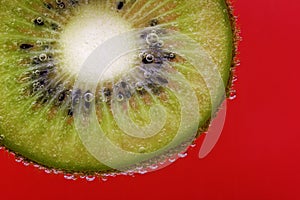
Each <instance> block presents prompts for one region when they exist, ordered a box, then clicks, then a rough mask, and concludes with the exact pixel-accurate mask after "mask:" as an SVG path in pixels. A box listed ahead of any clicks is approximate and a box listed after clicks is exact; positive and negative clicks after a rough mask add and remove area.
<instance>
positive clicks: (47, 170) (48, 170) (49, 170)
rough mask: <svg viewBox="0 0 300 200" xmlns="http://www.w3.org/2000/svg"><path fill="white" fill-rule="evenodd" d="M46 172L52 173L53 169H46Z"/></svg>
mask: <svg viewBox="0 0 300 200" xmlns="http://www.w3.org/2000/svg"><path fill="white" fill-rule="evenodd" d="M44 172H45V173H46V174H51V173H52V170H51V169H45V170H44Z"/></svg>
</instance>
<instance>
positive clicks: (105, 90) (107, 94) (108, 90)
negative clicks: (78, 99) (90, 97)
mask: <svg viewBox="0 0 300 200" xmlns="http://www.w3.org/2000/svg"><path fill="white" fill-rule="evenodd" d="M103 94H104V95H105V96H106V97H109V96H110V95H111V91H110V89H109V88H104V89H103Z"/></svg>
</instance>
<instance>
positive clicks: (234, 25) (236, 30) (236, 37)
mask: <svg viewBox="0 0 300 200" xmlns="http://www.w3.org/2000/svg"><path fill="white" fill-rule="evenodd" d="M225 4H226V7H227V10H228V14H229V18H230V19H229V20H230V23H231V29H232V33H233V46H232V62H231V68H230V75H229V79H228V83H227V86H226V96H227V98H229V97H230V93H231V92H232V91H234V88H233V86H234V84H233V83H234V81H235V80H234V77H235V72H236V67H237V66H239V65H240V60H239V57H238V55H239V51H238V47H239V43H240V41H241V40H242V38H241V37H240V32H241V31H240V27H239V25H238V22H237V19H238V17H237V16H236V15H235V13H234V7H233V4H234V3H233V1H232V0H225ZM216 113H217V112H216ZM210 121H211V119H209V120H208V121H207V122H206V123H205V125H204V126H203V127H200V128H199V129H198V134H197V135H196V138H195V139H197V138H198V137H199V136H200V135H202V134H203V133H205V131H207V129H208V127H209V124H210ZM0 137H1V135H0ZM0 149H3V150H5V151H6V152H7V153H10V154H11V155H13V156H14V157H15V160H16V162H22V163H23V164H24V165H25V166H33V167H35V168H38V169H39V170H43V171H44V172H45V173H47V174H56V175H64V177H65V178H66V179H69V180H76V179H79V178H85V179H86V180H87V181H93V180H95V179H96V178H99V179H102V180H103V181H106V179H107V177H108V176H111V177H115V176H116V175H131V176H133V174H130V173H129V174H128V173H127V174H125V173H122V172H118V171H115V170H111V171H106V172H96V171H95V172H76V171H69V170H65V169H53V168H51V167H49V166H45V165H43V164H40V163H37V162H34V161H31V160H29V159H27V158H24V157H22V156H20V155H18V153H16V152H13V151H12V150H10V149H8V148H7V147H5V146H4V145H3V144H1V138H0Z"/></svg>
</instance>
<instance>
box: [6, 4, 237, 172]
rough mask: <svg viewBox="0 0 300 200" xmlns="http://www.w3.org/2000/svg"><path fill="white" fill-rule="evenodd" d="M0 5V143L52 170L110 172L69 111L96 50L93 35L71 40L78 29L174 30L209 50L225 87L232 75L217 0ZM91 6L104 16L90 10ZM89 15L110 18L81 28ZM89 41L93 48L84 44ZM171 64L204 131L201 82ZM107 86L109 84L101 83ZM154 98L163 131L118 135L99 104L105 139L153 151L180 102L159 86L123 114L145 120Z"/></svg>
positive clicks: (226, 27)
mask: <svg viewBox="0 0 300 200" xmlns="http://www.w3.org/2000/svg"><path fill="white" fill-rule="evenodd" d="M1 3H2V5H3V6H1V8H0V18H1V22H0V23H1V27H2V29H1V31H0V66H1V68H0V79H1V80H2V82H3V84H1V85H0V91H1V94H2V99H3V100H2V101H1V102H0V116H1V117H0V131H1V135H2V136H3V139H2V145H4V146H5V147H7V148H8V149H10V150H12V151H14V152H16V153H17V154H20V155H21V156H23V157H25V158H27V159H29V160H30V161H33V162H35V163H39V164H41V165H44V166H47V167H50V168H56V169H62V170H64V171H69V172H84V173H92V172H99V171H101V172H104V171H106V170H110V168H109V167H107V166H105V165H103V164H101V163H100V162H99V161H98V160H96V159H95V158H94V157H93V156H91V155H90V154H89V153H88V152H87V150H86V149H85V147H84V146H83V145H82V143H81V140H80V138H79V137H78V135H77V132H76V130H75V128H74V124H73V117H72V110H70V104H71V103H72V102H71V101H72V100H70V97H71V96H72V91H70V90H71V89H72V85H73V84H74V80H75V78H76V73H78V69H80V66H81V65H82V64H83V63H82V62H83V61H84V60H85V59H86V58H87V56H88V55H89V53H88V52H91V51H92V50H93V49H94V48H96V46H95V39H94V40H90V41H89V40H88V41H86V40H84V39H80V38H82V37H77V36H78V35H80V34H82V35H84V31H86V32H87V33H91V34H96V36H97V34H98V35H99V34H101V31H104V32H105V31H107V29H108V27H109V29H114V31H111V30H109V31H111V32H114V33H116V34H118V33H122V32H126V31H130V30H132V29H135V28H145V27H149V26H155V27H159V28H164V29H171V30H175V31H178V32H180V33H182V34H185V35H187V36H189V37H191V38H192V39H194V40H195V41H197V42H198V43H199V44H200V45H201V46H202V47H203V48H204V49H205V50H206V51H207V52H208V54H209V55H210V56H211V57H212V60H213V61H214V62H215V63H216V64H217V65H218V69H219V72H220V74H221V76H222V78H223V81H224V84H225V85H227V83H228V81H229V79H230V66H231V62H232V56H233V55H232V50H233V33H232V29H231V25H230V19H229V17H230V16H229V13H228V9H227V5H226V3H225V1H223V0H209V1H204V0H192V1H187V0H186V1H173V0H164V1H143V0H140V1H130V0H128V1H125V2H124V3H123V4H120V2H116V1H64V3H63V4H62V3H57V2H56V1H49V0H48V1H40V0H33V1H6V0H1ZM97 9H99V11H101V12H102V13H104V14H103V15H96V14H93V13H94V12H95V10H97ZM89 12H90V13H92V14H91V16H93V18H91V19H90V21H89V22H88V23H87V24H93V23H95V24H97V20H98V21H99V20H101V18H102V20H106V21H107V20H110V21H109V26H107V27H105V28H103V29H101V28H99V30H94V29H93V28H92V26H84V25H83V26H82V27H80V24H83V22H84V20H86V19H88V18H89V17H86V18H85V16H89V15H88V14H86V13H89ZM79 16H81V17H79ZM99 18H100V19H99ZM80 20H83V21H80ZM116 21H118V23H116ZM121 24H122V25H121ZM81 28H82V29H81ZM76 29H78V31H76ZM85 29H86V30H85ZM115 30H116V31H115ZM99 31H100V32H99ZM109 31H108V32H106V33H107V34H106V37H105V38H103V39H102V40H99V41H97V42H98V43H97V42H96V44H97V45H100V44H101V42H103V41H104V40H106V39H108V38H109V36H112V35H111V34H109V33H111V32H109ZM77 32H78V35H76V34H77ZM104 35H105V34H104ZM68 37H69V38H70V40H68ZM96 38H98V37H96ZM96 40H97V39H96ZM174 42H175V43H176V41H174ZM90 43H93V45H92V46H90V45H89V44H90ZM85 44H87V49H88V50H86V52H87V53H86V55H85V56H83V57H82V58H80V59H78V60H75V61H74V59H76V57H78V56H76V55H74V50H76V49H78V48H80V47H82V46H83V45H85ZM72 51H73V53H72ZM75 53H76V51H75ZM123 63H124V61H123ZM174 66H177V67H176V69H177V70H178V71H179V72H180V73H182V74H183V75H184V76H185V77H186V78H187V80H189V82H191V84H192V86H193V89H194V90H195V91H196V95H197V97H198V101H199V105H200V113H199V115H201V116H202V117H201V120H200V122H199V128H203V127H205V126H206V123H207V121H208V120H209V119H210V112H211V110H210V98H209V93H208V91H207V88H206V86H205V82H204V81H203V79H202V78H201V76H199V74H198V73H197V72H195V68H194V67H193V66H192V65H191V64H190V63H187V62H184V61H180V59H179V58H176V60H175V61H174ZM111 76H112V75H110V77H111ZM41 77H42V78H41ZM40 80H43V81H44V82H42V83H41V82H40ZM34 84H35V85H34ZM109 87H110V86H109V84H108V83H107V85H106V88H109ZM45 88H47V89H45ZM156 89H157V88H156ZM100 90H101V88H100ZM158 90H159V88H158ZM49 91H50V92H49ZM73 92H74V91H73ZM152 92H153V91H152ZM141 93H142V92H141ZM154 100H158V101H159V102H160V103H161V104H162V105H163V106H164V107H165V108H166V109H167V113H172V114H169V115H168V117H167V119H166V126H165V128H164V129H163V130H162V131H161V132H160V133H159V134H157V135H156V136H154V137H152V138H147V139H141V138H134V137H130V136H128V135H126V134H124V133H122V131H120V130H119V129H118V128H117V125H116V124H115V120H114V119H113V116H112V114H111V111H110V105H109V104H108V103H107V102H103V101H100V102H99V108H100V109H98V110H97V113H98V117H99V121H100V122H101V124H102V126H103V129H104V130H106V132H107V137H108V138H109V139H110V140H111V141H113V142H114V143H115V144H117V145H118V146H120V147H122V148H124V149H126V150H127V151H132V152H141V153H143V152H151V151H154V150H156V149H159V148H161V147H163V146H164V145H166V144H168V143H169V142H170V141H171V139H172V138H173V137H174V134H175V132H176V130H177V128H178V124H179V120H180V105H179V103H178V101H177V100H176V97H174V95H173V94H172V93H171V92H169V91H167V90H163V91H160V92H159V95H157V97H155V98H153V97H152V96H151V95H149V94H148V93H146V94H143V95H134V96H133V97H132V98H131V99H130V101H129V104H130V107H131V110H130V112H129V115H130V116H131V118H132V119H133V120H134V121H135V122H136V123H140V124H141V125H145V124H148V123H149V120H150V119H149V116H148V114H147V113H148V111H149V109H150V107H151V105H153V102H154ZM137 113H139V114H137ZM141 113H142V114H141ZM114 130H117V131H114Z"/></svg>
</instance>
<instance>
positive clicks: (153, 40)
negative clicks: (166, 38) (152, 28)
mask: <svg viewBox="0 0 300 200" xmlns="http://www.w3.org/2000/svg"><path fill="white" fill-rule="evenodd" d="M158 41H159V37H158V35H157V34H156V33H150V34H148V35H147V37H146V42H147V44H149V45H154V44H156V43H157V42H158Z"/></svg>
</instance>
